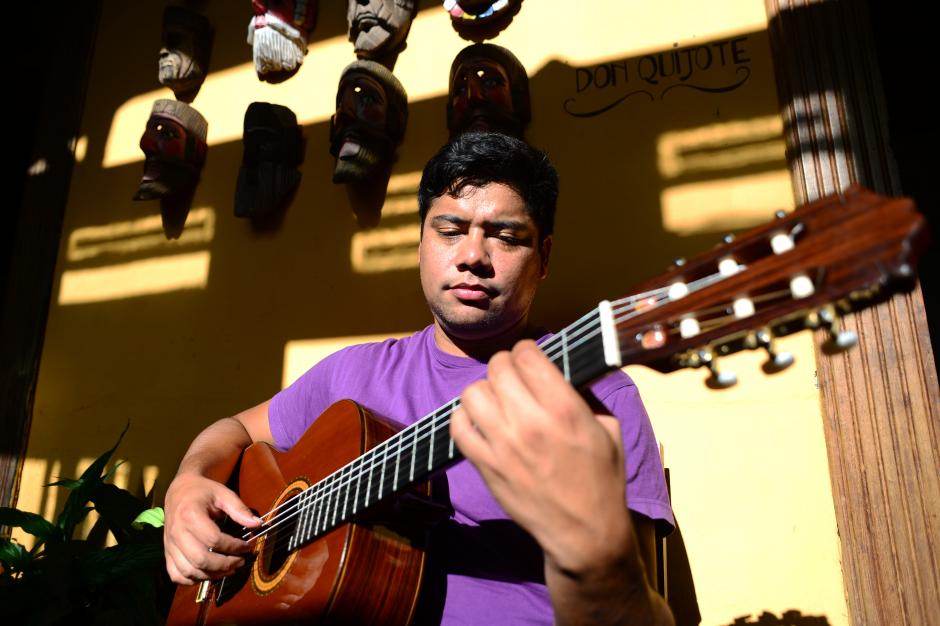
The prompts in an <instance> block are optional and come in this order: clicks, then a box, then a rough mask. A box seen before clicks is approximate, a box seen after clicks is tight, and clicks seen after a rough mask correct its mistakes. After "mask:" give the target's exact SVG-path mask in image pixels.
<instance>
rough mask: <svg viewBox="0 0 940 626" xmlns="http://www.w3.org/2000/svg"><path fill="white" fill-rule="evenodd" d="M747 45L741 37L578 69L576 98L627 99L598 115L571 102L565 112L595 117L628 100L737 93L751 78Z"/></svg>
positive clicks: (600, 111) (575, 76) (618, 100)
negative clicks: (675, 93)
mask: <svg viewBox="0 0 940 626" xmlns="http://www.w3.org/2000/svg"><path fill="white" fill-rule="evenodd" d="M747 44H748V38H747V36H742V37H735V38H733V39H724V40H721V41H715V42H710V43H707V44H702V45H699V46H688V47H684V48H679V47H676V48H674V49H672V50H667V51H663V52H656V53H653V54H647V55H643V56H641V57H637V58H635V59H627V60H623V61H611V62H608V63H600V64H598V65H594V66H591V67H578V68H575V71H574V79H575V93H576V95H585V96H587V95H589V94H592V93H599V94H604V93H609V92H611V91H612V88H617V89H616V91H617V94H618V95H620V94H621V93H622V92H623V91H624V90H626V91H628V93H626V94H625V95H622V96H621V97H619V98H618V99H617V100H616V101H614V102H612V103H610V104H607V105H605V106H603V107H601V108H600V109H594V110H592V111H583V112H576V111H574V110H572V109H573V108H574V107H575V105H576V102H575V98H569V99H568V100H566V101H565V104H564V106H565V110H567V111H568V112H569V113H571V114H572V115H576V116H579V117H584V116H591V115H597V114H599V113H602V112H605V111H607V110H609V109H610V108H612V107H613V106H615V105H616V104H619V103H620V102H622V101H623V100H625V99H626V98H627V97H629V96H632V95H638V94H643V95H645V96H646V99H648V100H650V101H652V100H656V99H662V98H663V97H664V96H665V95H666V94H667V93H668V92H669V91H671V90H672V89H673V88H675V87H678V86H683V87H688V88H690V89H694V90H697V91H705V92H725V91H731V90H733V89H737V88H738V87H740V86H741V85H742V84H744V82H745V81H746V80H747V78H748V76H750V63H751V58H750V55H749V54H748V49H747ZM592 100H593V98H592Z"/></svg>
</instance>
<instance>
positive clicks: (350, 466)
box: [340, 463, 355, 519]
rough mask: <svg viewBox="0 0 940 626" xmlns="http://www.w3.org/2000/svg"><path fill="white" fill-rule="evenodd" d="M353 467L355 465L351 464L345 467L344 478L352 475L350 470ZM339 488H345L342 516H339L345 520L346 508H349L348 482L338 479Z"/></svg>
mask: <svg viewBox="0 0 940 626" xmlns="http://www.w3.org/2000/svg"><path fill="white" fill-rule="evenodd" d="M354 465H355V463H352V464H350V465H348V466H347V467H346V469H347V471H346V474H345V478H348V477H349V475H350V474H351V473H352V468H353V466H354ZM340 486H341V488H342V487H345V488H346V495H345V496H343V513H342V515H341V516H340V517H341V518H343V519H345V518H346V511H347V508H348V506H349V481H348V480H345V479H340ZM353 506H355V505H353Z"/></svg>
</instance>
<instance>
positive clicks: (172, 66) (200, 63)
mask: <svg viewBox="0 0 940 626" xmlns="http://www.w3.org/2000/svg"><path fill="white" fill-rule="evenodd" d="M162 41H163V47H162V48H160V60H159V62H158V65H157V76H158V78H159V80H160V84H161V85H164V86H166V87H169V88H170V89H172V90H173V94H174V95H175V96H176V98H177V99H178V100H183V101H184V102H192V101H193V99H194V98H195V97H196V93H197V92H198V91H199V87H200V86H202V82H203V81H204V80H205V78H206V71H207V70H208V67H209V51H210V49H211V48H212V27H211V26H210V25H209V20H207V19H206V18H205V17H204V16H202V15H199V14H198V13H193V12H192V11H189V10H187V9H184V8H182V7H176V6H171V7H167V8H166V10H165V11H164V12H163V36H162Z"/></svg>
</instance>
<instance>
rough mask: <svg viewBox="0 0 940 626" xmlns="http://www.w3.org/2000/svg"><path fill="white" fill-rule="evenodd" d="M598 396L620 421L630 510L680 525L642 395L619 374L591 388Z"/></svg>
mask: <svg viewBox="0 0 940 626" xmlns="http://www.w3.org/2000/svg"><path fill="white" fill-rule="evenodd" d="M591 391H593V392H594V395H595V397H597V399H598V400H599V401H600V402H601V403H602V404H603V405H604V406H605V407H607V410H609V411H610V414H611V415H613V416H614V417H616V418H617V419H618V420H619V421H620V428H621V431H622V433H623V450H624V456H625V465H626V477H627V507H628V508H629V509H630V510H632V511H636V512H637V513H641V514H643V515H645V516H647V517H649V518H650V519H652V520H654V521H655V522H657V526H663V525H667V526H668V528H666V529H664V530H665V531H666V532H669V531H671V530H672V529H674V528H675V526H676V522H675V519H674V518H673V515H672V507H671V506H670V504H669V493H668V491H667V490H666V479H665V476H664V475H663V466H662V462H661V460H660V456H659V446H658V444H657V443H656V436H655V434H654V433H653V426H652V424H650V419H649V415H647V413H646V407H644V406H643V400H642V399H641V398H640V392H639V390H637V388H636V385H635V384H634V383H633V381H632V380H631V379H630V377H629V376H627V375H626V374H624V373H623V372H615V373H613V374H611V375H610V376H608V377H607V378H605V379H603V380H602V381H600V382H598V383H596V384H595V385H593V386H592V387H591Z"/></svg>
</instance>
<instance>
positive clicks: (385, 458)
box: [378, 441, 389, 498]
mask: <svg viewBox="0 0 940 626" xmlns="http://www.w3.org/2000/svg"><path fill="white" fill-rule="evenodd" d="M388 447H389V446H388V442H387V441H386V442H385V443H383V444H382V471H381V473H380V474H379V495H378V497H379V498H381V497H382V489H383V488H384V487H385V463H386V462H387V461H388Z"/></svg>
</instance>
